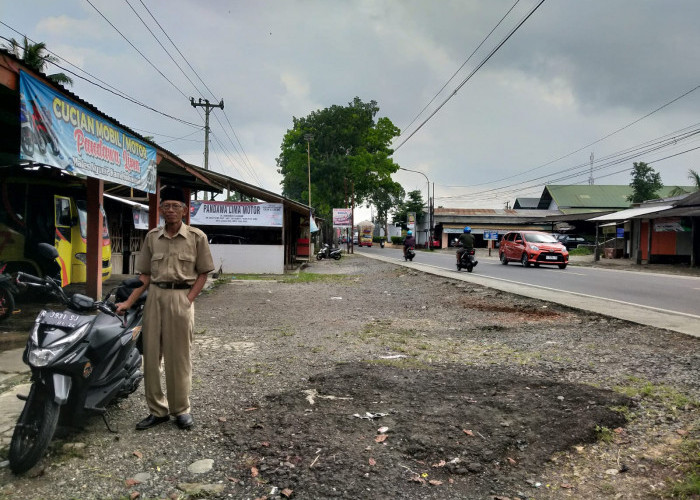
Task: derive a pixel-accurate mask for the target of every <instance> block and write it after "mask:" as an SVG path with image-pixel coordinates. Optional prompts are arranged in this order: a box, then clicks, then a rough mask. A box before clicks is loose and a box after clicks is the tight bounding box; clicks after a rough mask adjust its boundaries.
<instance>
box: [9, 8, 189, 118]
mask: <svg viewBox="0 0 700 500" xmlns="http://www.w3.org/2000/svg"><path fill="white" fill-rule="evenodd" d="M0 24H2V25H3V26H5V27H6V28H8V29H9V30H11V31H13V32H15V33H16V34H17V35H21V36H23V37H26V38H27V40H28V41H30V42H32V43H33V44H36V43H37V42H36V41H34V40H32V39H31V38H30V37H28V36H27V35H26V34H24V33H22V32H20V31H18V30H16V29H15V28H13V27H12V26H10V25H8V24H6V23H4V22H3V21H0ZM2 38H4V37H2ZM4 39H5V40H7V41H8V42H9V41H10V40H8V39H7V38H4ZM44 50H46V52H48V53H49V54H51V55H53V56H55V57H57V58H58V59H60V60H61V61H65V62H66V63H67V64H69V65H70V66H72V67H73V68H75V69H77V70H78V71H80V72H81V73H84V74H86V75H88V76H89V77H90V78H92V79H94V80H96V81H98V82H100V83H101V84H102V85H99V84H97V83H95V82H94V81H91V80H90V79H88V78H85V77H84V76H81V75H79V74H77V73H76V72H74V71H71V70H69V69H68V68H65V67H63V66H61V65H59V64H58V63H55V62H51V61H47V62H49V63H50V64H52V65H53V66H56V67H57V68H59V69H61V70H63V71H65V72H67V73H70V74H71V75H73V76H75V77H77V78H80V79H81V80H83V81H85V82H87V83H90V84H91V85H94V86H96V87H98V88H100V89H102V90H105V91H107V92H109V93H111V94H114V95H116V96H117V97H120V98H122V99H124V100H126V101H129V102H131V103H133V104H136V105H137V106H141V107H143V108H145V109H148V110H150V111H153V112H155V113H158V114H160V115H162V116H165V117H166V118H170V119H172V120H175V121H178V122H180V123H184V124H185V125H190V126H193V127H201V125H198V124H196V123H191V122H188V121H186V120H183V119H181V118H177V117H175V116H172V115H170V114H168V113H165V112H163V111H159V110H157V109H155V108H153V107H152V106H149V105H147V104H145V103H143V102H141V101H139V100H138V99H136V98H134V97H132V96H130V95H129V94H127V93H126V92H124V91H122V90H120V89H118V88H117V87H115V86H113V85H111V84H109V83H107V82H105V81H104V80H102V79H100V78H99V77H97V76H95V75H93V74H91V73H89V72H88V71H85V70H84V69H82V68H80V67H79V66H77V65H75V64H73V63H72V62H71V61H69V60H68V59H66V58H65V57H62V56H60V55H59V54H57V53H56V52H53V51H52V50H50V49H48V48H45V49H44Z"/></svg>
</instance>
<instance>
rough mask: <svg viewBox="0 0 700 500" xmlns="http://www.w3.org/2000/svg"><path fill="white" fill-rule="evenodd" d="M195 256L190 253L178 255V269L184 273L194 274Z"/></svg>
mask: <svg viewBox="0 0 700 500" xmlns="http://www.w3.org/2000/svg"><path fill="white" fill-rule="evenodd" d="M195 260H196V258H195V256H194V255H192V254H189V253H179V254H178V255H177V263H178V268H179V269H180V271H181V272H182V273H185V274H190V273H191V272H194V263H195Z"/></svg>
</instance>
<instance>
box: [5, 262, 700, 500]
mask: <svg viewBox="0 0 700 500" xmlns="http://www.w3.org/2000/svg"><path fill="white" fill-rule="evenodd" d="M241 278H242V277H237V279H234V280H228V279H227V280H225V282H223V281H224V280H222V282H221V283H219V284H218V285H217V287H216V288H215V289H214V290H212V291H211V292H209V293H207V294H206V295H203V296H201V297H200V298H199V299H198V302H197V326H196V330H197V334H196V345H197V347H196V355H195V374H194V394H193V397H192V403H193V415H194V417H195V419H196V427H195V429H194V430H192V431H189V432H183V431H179V430H178V429H177V428H176V427H175V426H174V425H172V424H165V425H161V426H159V427H156V428H154V429H151V430H149V431H145V432H141V433H137V432H136V431H135V430H133V426H134V424H135V423H136V422H137V421H138V420H140V418H142V417H143V416H145V414H146V410H145V405H144V403H143V399H142V392H141V391H139V392H137V393H136V394H134V395H132V396H131V397H130V398H129V399H128V400H125V401H122V402H120V403H119V405H118V406H117V407H116V408H115V409H114V411H113V412H112V419H113V422H114V423H115V424H116V425H117V426H118V427H119V429H120V433H119V434H118V435H114V434H111V433H110V432H108V431H107V430H106V429H105V427H104V424H103V423H102V421H101V420H100V419H94V420H93V421H91V422H90V424H89V425H88V427H87V429H85V430H84V431H83V432H79V433H77V434H71V435H68V436H67V437H64V438H62V439H56V440H55V442H54V444H53V445H52V447H51V450H50V453H49V454H48V456H47V457H46V458H45V459H44V460H43V461H42V463H41V464H40V466H38V467H37V468H36V469H35V470H33V471H31V472H30V473H29V474H28V475H26V476H23V477H21V478H17V477H14V476H12V475H11V474H10V473H9V472H8V469H7V468H2V469H0V498H6V499H34V498H80V499H88V498H137V497H138V495H140V498H193V497H201V496H206V495H210V496H212V497H216V498H241V499H243V498H246V499H247V498H250V499H253V498H268V499H273V498H282V499H284V498H299V499H316V498H352V499H356V498H372V499H374V498H378V499H379V498H381V499H384V498H406V499H432V498H435V499H443V498H466V499H484V498H494V499H516V498H522V499H524V498H537V499H548V498H587V499H599V498H603V499H608V498H609V499H617V498H649V499H651V498H669V497H671V496H672V495H673V494H674V491H675V495H677V496H679V497H682V493H683V491H684V490H683V489H684V488H685V489H686V491H691V492H692V491H694V492H695V496H692V495H693V494H692V493H690V494H686V497H687V498H698V495H697V492H698V489H697V488H698V482H700V446H699V444H698V443H699V442H700V419H699V418H698V413H700V412H698V403H697V402H698V401H699V400H700V349H698V348H699V347H700V340H698V339H696V338H692V337H686V336H683V335H680V334H675V333H669V332H666V331H662V330H658V329H654V328H648V327H641V326H638V325H635V324H631V323H626V322H623V321H619V320H611V319H608V318H605V317H602V316H598V315H591V314H583V313H580V312H576V311H573V310H570V309H566V308H563V307H560V306H556V305H553V304H548V303H543V302H539V301H535V300H531V299H525V298H521V297H518V296H515V295H510V294H505V293H502V292H497V291H493V290H490V289H487V288H484V287H481V286H476V285H471V284H468V283H464V282H461V281H456V280H450V279H445V278H438V277H434V276H427V275H423V274H419V273H415V272H413V271H411V270H407V269H405V268H402V267H398V266H395V265H392V264H387V263H383V262H377V261H374V260H371V259H367V258H364V257H361V256H348V257H344V258H343V259H342V260H340V261H338V262H336V261H332V262H330V261H321V262H314V263H313V264H312V265H311V267H310V268H309V269H307V270H306V272H303V273H302V274H301V275H299V276H298V277H287V278H284V279H282V278H279V277H278V279H270V280H267V279H266V280H261V279H254V280H251V279H241ZM202 460H203V461H205V462H200V461H202ZM196 466H202V468H201V469H196ZM693 478H694V480H695V481H696V483H695V489H693V487H692V486H691V485H690V484H689V482H690V481H692V480H693ZM673 488H675V490H674V489H673Z"/></svg>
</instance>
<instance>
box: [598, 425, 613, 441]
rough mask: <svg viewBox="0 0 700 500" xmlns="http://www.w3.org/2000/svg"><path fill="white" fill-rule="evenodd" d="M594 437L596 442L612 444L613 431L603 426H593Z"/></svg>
mask: <svg viewBox="0 0 700 500" xmlns="http://www.w3.org/2000/svg"><path fill="white" fill-rule="evenodd" d="M595 435H596V437H597V438H598V441H602V442H603V443H612V442H613V441H614V439H615V434H614V433H613V431H612V430H611V429H610V428H608V427H605V426H604V425H596V426H595Z"/></svg>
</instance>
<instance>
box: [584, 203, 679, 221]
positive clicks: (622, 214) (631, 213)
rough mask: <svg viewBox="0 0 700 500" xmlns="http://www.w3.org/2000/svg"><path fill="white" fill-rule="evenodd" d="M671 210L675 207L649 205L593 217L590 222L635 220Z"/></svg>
mask: <svg viewBox="0 0 700 500" xmlns="http://www.w3.org/2000/svg"><path fill="white" fill-rule="evenodd" d="M670 208H673V205H649V206H645V207H636V208H630V209H627V210H620V211H619V212H613V213H611V214H607V215H601V216H599V217H593V218H592V219H588V220H589V221H593V222H603V221H613V220H626V219H633V218H635V217H638V216H640V215H648V214H652V213H654V212H663V211H664V210H668V209H670Z"/></svg>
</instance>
